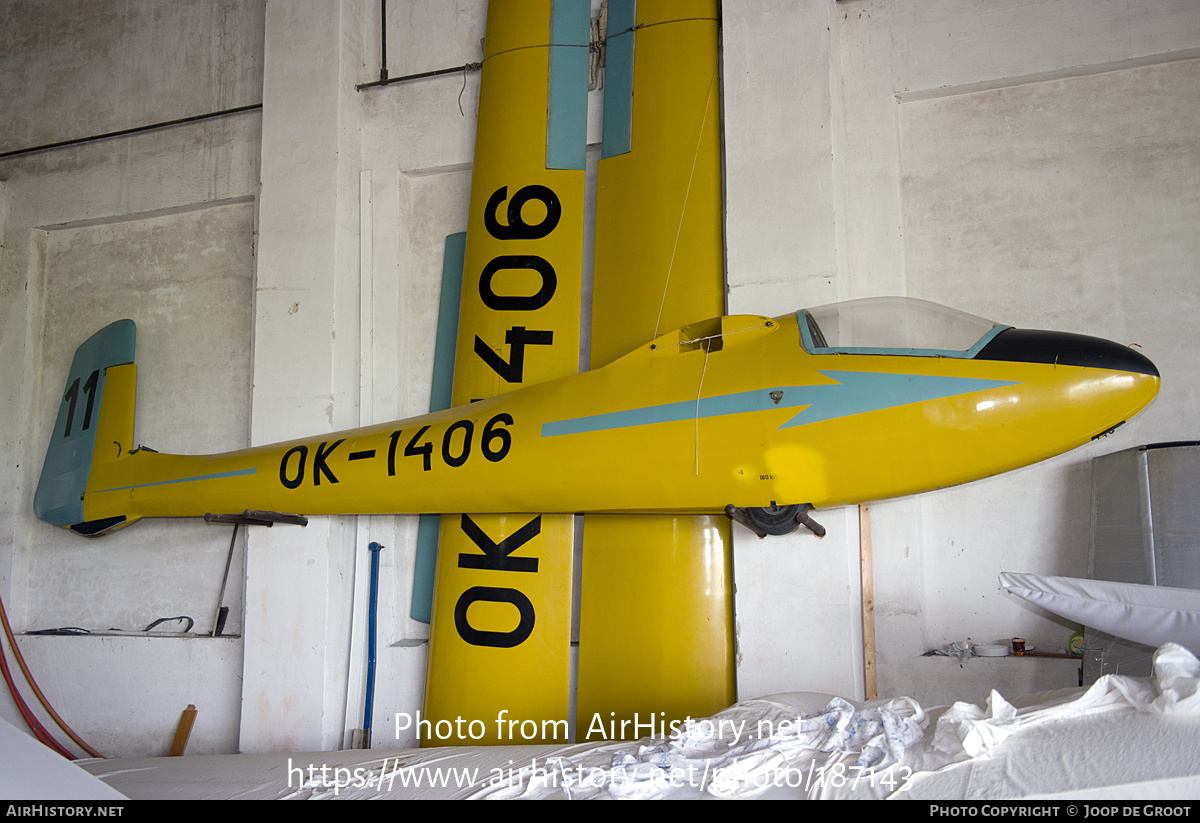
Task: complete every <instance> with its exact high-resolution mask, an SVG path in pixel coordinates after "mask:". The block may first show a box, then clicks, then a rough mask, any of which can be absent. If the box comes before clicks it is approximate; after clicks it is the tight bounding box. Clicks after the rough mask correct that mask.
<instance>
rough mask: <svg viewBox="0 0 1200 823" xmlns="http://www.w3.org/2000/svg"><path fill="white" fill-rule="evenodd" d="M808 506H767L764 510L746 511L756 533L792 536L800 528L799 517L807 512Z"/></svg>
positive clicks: (753, 509) (749, 509)
mask: <svg viewBox="0 0 1200 823" xmlns="http://www.w3.org/2000/svg"><path fill="white" fill-rule="evenodd" d="M807 510H808V508H807V507H806V506H802V505H800V504H794V505H791V506H775V505H771V506H765V507H763V508H748V509H745V512H746V517H748V518H749V519H750V522H751V523H752V524H753V526H754V529H755V531H757V532H761V533H762V534H791V533H792V532H794V531H795V530H796V529H797V528H798V527H799V526H800V521H799V520H798V519H797V516H798V515H800V514H801V513H802V512H805V511H807Z"/></svg>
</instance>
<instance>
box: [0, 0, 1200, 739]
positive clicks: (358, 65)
mask: <svg viewBox="0 0 1200 823" xmlns="http://www.w3.org/2000/svg"><path fill="white" fill-rule="evenodd" d="M484 13H485V3H484V2H482V0H461V2H458V3H445V2H433V0H394V2H392V3H389V4H388V15H389V18H388V43H389V71H390V74H391V75H392V76H397V75H402V74H406V73H410V72H417V71H424V70H428V69H431V68H441V67H443V66H449V65H459V64H461V63H464V62H468V61H474V60H478V59H479V54H480V48H479V39H480V38H481V37H482V34H483V21H484ZM0 15H3V17H2V19H0V32H3V34H2V35H0V37H3V38H4V42H3V48H0V65H2V66H3V71H0V95H2V96H3V99H4V100H5V106H6V111H7V112H8V113H9V116H7V117H6V118H5V120H4V122H3V123H0V153H2V152H6V151H12V150H15V149H20V148H25V147H29V146H33V145H41V144H44V143H48V142H55V141H59V140H65V139H70V138H74V137H80V136H85V135H89V134H99V133H106V132H110V131H115V130H119V129H125V128H129V127H131V126H136V125H139V124H143V123H148V122H160V121H164V120H170V119H174V118H178V117H184V116H189V115H193V114H197V113H204V112H215V111H223V110H226V109H231V108H238V107H241V106H246V105H251V104H255V103H259V102H261V103H262V104H263V109H262V110H261V111H259V110H250V111H243V112H240V113H236V114H231V115H227V116H224V117H218V118H213V119H208V120H204V121H200V122H197V123H191V124H185V125H179V126H174V127H171V128H166V129H160V130H156V131H153V132H146V133H142V134H137V135H131V136H126V137H119V138H111V139H107V140H102V141H97V142H90V143H87V144H83V145H80V146H75V147H68V148H59V149H53V150H47V151H41V152H36V153H31V154H24V155H20V156H15V157H8V158H0V231H2V235H0V382H2V384H3V385H4V386H5V387H6V390H5V392H4V393H3V395H2V396H0V419H2V421H3V426H2V427H0V456H2V457H3V460H2V461H0V466H2V467H3V468H2V469H0V594H2V595H3V596H4V600H5V604H6V605H7V607H8V610H9V615H10V618H11V619H12V621H13V623H14V628H15V629H16V630H17V631H18V632H21V631H28V630H34V629H43V628H51V627H56V626H72V625H73V626H82V627H84V628H87V629H89V630H92V631H93V632H96V633H97V634H104V636H89V637H36V636H24V637H22V638H21V640H20V644H21V647H22V649H23V650H24V651H25V653H26V654H27V656H28V658H29V660H30V664H31V666H32V667H33V669H34V671H35V673H36V674H37V675H38V677H39V681H40V683H41V685H42V687H43V689H44V690H45V691H46V692H47V694H48V696H49V697H50V699H51V700H52V701H53V702H54V703H55V705H56V707H57V708H58V709H59V710H60V712H62V713H63V714H64V716H66V717H67V719H68V720H69V721H70V722H71V723H72V724H73V725H74V726H75V727H76V729H77V730H78V731H79V732H80V733H81V734H82V735H83V736H84V737H85V738H88V739H89V740H90V741H91V742H92V743H93V745H95V746H97V747H99V748H100V749H102V750H104V751H106V752H108V753H111V754H117V755H140V754H161V753H163V752H164V751H165V750H166V747H167V746H168V745H169V742H170V739H171V735H172V734H173V731H174V727H175V723H176V722H177V719H178V716H179V712H180V711H181V710H182V709H183V708H184V707H185V706H186V705H187V704H188V703H194V704H196V705H197V707H198V708H199V710H200V714H199V717H198V721H197V724H196V727H195V731H194V733H193V737H192V742H191V744H190V746H189V752H191V753H208V752H226V751H234V750H237V749H239V748H240V749H241V750H243V751H255V750H271V749H301V750H302V749H310V750H311V749H332V748H338V747H341V746H343V745H346V743H347V742H348V738H349V731H348V730H350V729H352V728H355V727H356V726H357V725H359V721H358V718H359V717H360V716H361V710H362V694H361V682H362V676H363V670H364V665H365V663H364V654H363V643H362V638H363V634H364V632H365V599H366V598H365V584H366V572H365V568H366V560H367V558H366V551H365V546H366V543H367V542H368V541H369V540H377V541H378V542H381V543H383V544H384V545H386V546H387V547H388V549H387V550H385V552H384V554H383V555H382V563H383V576H382V584H381V592H382V594H381V597H380V603H381V620H380V624H381V626H382V627H383V628H382V629H381V634H380V654H379V667H380V668H379V672H378V680H377V695H378V698H377V702H376V705H375V714H376V717H377V718H378V719H382V720H381V721H380V722H386V721H387V719H390V718H391V717H392V714H393V713H394V712H408V713H414V712H415V711H416V710H417V709H419V708H420V701H421V694H422V689H423V681H424V661H425V647H424V640H425V638H426V637H427V628H426V627H424V626H423V625H422V624H419V623H415V622H413V621H411V620H410V619H409V618H408V617H407V615H408V601H409V597H410V593H409V585H410V578H409V575H410V569H411V567H412V552H413V548H412V547H413V544H414V542H415V531H416V530H415V520H414V519H413V518H404V517H394V518H393V517H387V518H384V517H373V518H357V519H355V518H325V519H319V520H318V519H314V522H313V523H312V524H311V525H310V526H309V527H308V528H306V529H304V530H298V529H288V528H286V527H276V528H274V529H271V530H259V531H255V532H252V533H251V534H250V535H249V537H248V538H239V541H238V545H237V551H236V552H235V564H234V568H233V570H232V572H231V578H230V579H231V584H230V586H229V588H228V590H227V594H226V596H225V601H224V602H225V604H226V605H230V606H231V607H232V609H231V611H232V614H233V617H232V618H231V621H230V624H229V630H230V631H232V632H235V633H236V635H237V636H235V637H228V638H219V639H204V638H194V639H181V638H165V637H163V638H144V637H121V636H113V635H112V634H111V633H107V634H105V632H106V630H108V629H109V628H113V627H115V628H120V629H140V628H142V627H143V626H144V625H145V624H148V623H149V622H151V621H152V620H154V619H157V618H158V617H166V616H174V615H176V614H189V615H191V616H193V617H194V618H195V619H196V621H197V624H198V625H200V624H203V623H205V622H206V621H211V615H212V612H213V610H214V609H215V605H216V603H215V599H216V590H217V587H218V586H219V580H220V574H221V571H222V570H223V563H224V557H225V551H226V549H227V548H228V543H229V530H228V529H227V528H225V527H221V528H216V527H211V526H205V525H203V524H198V523H182V522H181V523H175V522H170V523H141V524H138V525H137V526H135V527H133V528H131V529H128V530H126V531H124V532H121V533H119V534H117V535H114V536H110V537H108V538H104V539H102V540H98V541H85V540H82V539H81V538H78V537H76V536H75V535H70V534H60V533H58V532H56V531H54V530H53V529H50V528H49V527H47V526H45V525H44V524H42V523H40V522H38V521H36V520H35V519H34V518H33V517H32V505H31V501H32V495H33V489H34V487H35V486H36V482H37V477H38V472H39V469H40V464H41V460H42V455H43V454H44V450H45V443H46V440H47V437H48V435H49V432H48V427H49V424H50V421H51V420H52V409H53V407H54V406H56V404H57V398H58V394H57V393H58V392H59V391H60V389H61V385H62V382H63V379H64V376H65V373H66V369H67V367H68V365H69V360H70V353H71V351H72V350H73V348H74V347H75V346H76V345H77V344H78V342H80V341H81V340H82V339H83V338H85V337H86V336H87V335H89V334H90V333H91V332H92V331H94V330H96V329H98V328H99V327H101V326H102V325H105V324H106V323H107V322H110V321H111V320H115V319H118V318H120V317H133V318H134V319H135V320H136V321H137V322H138V327H139V342H138V359H139V366H140V382H141V386H140V392H139V400H138V434H137V437H138V439H139V440H140V441H141V442H143V443H145V444H147V445H150V446H154V447H157V448H162V449H165V450H173V449H178V450H185V451H186V450H193V451H206V450H210V449H211V450H220V449H227V448H233V447H236V446H239V445H244V444H246V443H265V442H270V441H275V440H281V439H286V438H288V437H293V436H299V435H302V434H311V433H313V432H316V431H334V430H336V429H339V428H344V427H348V426H353V425H357V424H359V423H360V422H361V423H369V422H374V421H380V420H386V419H393V418H398V417H404V416H407V415H410V414H414V413H418V412H421V411H423V410H424V409H425V408H426V407H427V403H428V391H429V388H428V383H429V375H430V371H431V364H432V341H433V331H434V328H435V325H436V319H437V318H436V305H437V300H436V298H437V293H438V289H439V282H440V271H441V254H442V239H443V237H444V236H445V234H447V233H450V232H454V231H460V230H462V229H463V228H465V221H466V203H467V195H468V190H469V186H470V171H469V168H470V163H471V158H472V151H473V140H474V114H473V113H474V109H475V105H476V100H477V94H478V75H477V74H468V75H467V76H466V77H465V78H463V77H460V76H458V75H455V76H448V77H442V78H435V79H430V80H425V81H418V82H416V83H411V84H403V85H397V86H392V87H388V88H385V89H377V90H373V91H369V92H358V91H355V89H354V85H355V84H356V83H361V82H365V81H368V80H371V79H374V78H375V77H376V76H377V73H378V31H379V23H380V21H379V7H378V4H375V3H368V2H359V1H358V0H346V2H322V3H312V4H286V3H285V4H276V3H270V4H267V3H263V2H250V1H249V0H247V1H246V2H235V1H234V0H229V2H221V3H212V2H208V0H186V1H185V2H180V3H175V4H171V5H170V6H162V5H161V4H156V3H150V2H133V3H124V4H96V3H92V2H86V3H85V2H68V3H56V4H52V5H49V6H47V5H46V4H41V3H33V2H17V3H9V4H5V7H4V10H3V12H0ZM181 32H186V33H187V36H182V35H181V34H180V33H181ZM722 38H723V49H724V52H723V72H722V73H723V77H722V81H723V115H724V124H725V144H726V153H725V154H726V156H725V175H726V187H727V188H726V191H727V213H726V226H727V238H728V240H727V266H728V280H729V298H728V300H729V309H730V311H731V312H755V313H764V314H769V315H774V314H779V313H781V312H783V311H788V310H792V309H794V308H798V307H801V306H803V305H813V304H820V303H826V302H832V301H834V300H838V299H846V298H851V297H861V296H870V295H877V294H910V295H913V296H917V297H925V298H929V299H934V300H938V301H941V302H945V303H947V304H949V305H954V306H956V307H958V308H961V309H965V310H967V311H971V312H974V313H977V314H981V315H983V316H986V317H991V318H994V319H996V320H999V321H1002V322H1006V323H1010V324H1013V325H1021V326H1032V327H1047V328H1063V329H1066V330H1071V331H1079V332H1084V333H1090V334H1098V335H1102V336H1106V337H1111V338H1113V339H1116V340H1120V341H1122V342H1129V343H1137V344H1139V345H1141V346H1142V350H1143V351H1144V352H1145V353H1146V354H1147V355H1148V356H1150V357H1151V358H1152V359H1153V360H1154V361H1155V362H1156V363H1157V364H1158V366H1159V368H1160V370H1161V372H1162V374H1163V389H1162V392H1161V394H1160V396H1159V398H1158V400H1156V402H1155V403H1154V405H1153V406H1152V407H1151V408H1150V409H1149V410H1148V411H1147V412H1146V413H1144V414H1143V415H1142V416H1140V417H1139V418H1138V419H1137V420H1135V421H1134V422H1132V423H1131V424H1129V425H1127V426H1125V427H1123V428H1121V429H1119V430H1118V431H1117V432H1116V433H1115V434H1114V435H1113V436H1112V437H1110V438H1108V439H1107V440H1103V441H1100V442H1097V443H1093V444H1091V445H1089V446H1088V447H1085V448H1083V449H1080V450H1077V451H1075V452H1073V453H1071V454H1068V455H1064V456H1062V457H1060V458H1056V459H1054V460H1051V461H1048V462H1046V463H1043V464H1040V465H1038V466H1035V467H1030V468H1027V469H1024V470H1021V471H1018V472H1014V473H1011V474H1008V475H1004V476H1001V477H997V478H992V479H989V480H985V481H980V482H977V483H974V484H970V485H968V486H964V487H959V488H955V489H949V490H945V491H942V492H936V493H931V494H926V495H921V496H919V497H915V498H906V499H903V500H897V501H889V502H884V503H879V504H875V505H874V506H872V510H871V511H872V518H873V531H874V538H875V545H874V561H875V592H874V594H875V608H876V614H877V621H876V635H877V643H878V649H879V657H878V679H879V688H880V692H881V693H882V694H887V695H893V694H900V693H904V694H911V695H913V696H915V697H917V698H919V699H921V700H923V701H927V702H930V703H937V702H941V701H945V700H947V699H952V698H955V699H958V698H968V699H976V698H980V697H983V696H984V695H985V694H986V690H987V689H989V688H991V687H993V686H995V687H998V688H1000V689H1001V690H1002V691H1005V692H1019V691H1032V690H1036V689H1043V688H1054V687H1059V686H1064V685H1070V684H1071V682H1073V680H1072V679H1073V676H1074V669H1073V664H1071V663H1070V662H1062V663H1060V662H1055V661H1015V660H1000V661H985V660H976V661H971V662H970V663H968V664H967V665H966V666H965V667H962V668H959V666H958V665H957V664H956V663H953V662H950V661H947V660H945V659H924V658H921V657H920V656H919V655H920V653H921V652H923V651H924V650H925V649H926V648H930V647H937V646H943V645H945V644H946V643H949V642H950V641H952V640H960V639H965V638H966V637H968V636H969V637H971V638H973V639H974V640H976V641H981V640H996V639H999V638H1004V637H1011V636H1013V635H1021V636H1025V637H1027V638H1028V639H1029V640H1030V641H1031V642H1033V643H1036V644H1038V645H1041V646H1043V647H1049V648H1057V647H1060V646H1062V645H1065V642H1066V638H1067V637H1068V636H1069V634H1070V633H1071V631H1072V630H1073V627H1071V626H1067V625H1065V624H1064V623H1063V621H1059V620H1057V619H1055V618H1051V617H1048V616H1046V615H1045V614H1044V613H1037V612H1034V611H1033V610H1032V609H1031V608H1029V607H1027V606H1023V605H1020V604H1019V603H1017V602H1014V599H1013V598H1011V597H1009V596H1008V595H1006V594H1004V593H1002V592H1001V591H1000V590H999V589H998V586H997V583H996V572H997V571H999V570H1000V569H1006V570H1012V571H1027V572H1040V573H1050V574H1070V575H1083V574H1085V573H1086V548H1087V543H1088V528H1089V520H1088V517H1089V514H1088V512H1089V509H1088V506H1089V500H1088V489H1089V487H1090V481H1089V478H1090V467H1089V461H1090V458H1091V457H1094V456H1096V455H1099V454H1105V453H1108V452H1110V451H1116V450H1119V449H1123V448H1127V447H1130V446H1133V445H1136V444H1139V443H1144V442H1155V441H1163V440H1172V439H1192V438H1195V437H1196V423H1197V419H1196V413H1195V409H1196V408H1197V397H1196V396H1195V395H1196V393H1197V386H1198V385H1200V381H1198V380H1197V374H1196V369H1197V366H1196V362H1197V359H1196V358H1195V357H1193V356H1192V355H1191V353H1192V352H1193V351H1194V347H1195V338H1196V320H1195V317H1196V316H1197V308H1198V306H1197V302H1198V301H1200V276H1198V275H1200V272H1197V270H1196V266H1197V264H1196V262H1195V261H1196V260H1200V248H1198V246H1200V239H1198V235H1197V233H1196V232H1195V230H1194V227H1195V226H1196V225H1198V224H1200V219H1198V218H1200V149H1198V146H1197V143H1196V141H1195V134H1196V133H1197V128H1196V127H1197V125H1198V124H1197V119H1198V118H1200V115H1198V114H1197V112H1200V106H1198V105H1197V103H1198V102H1200V101H1198V100H1197V99H1196V98H1197V94H1198V90H1200V76H1198V73H1200V60H1198V59H1197V56H1198V54H1200V52H1197V49H1198V48H1200V12H1198V11H1197V10H1196V7H1195V5H1194V4H1192V3H1189V2H1186V1H1185V0H1157V1H1156V2H1154V3H1150V4H1135V3H1131V2H1129V3H1125V2H1113V3H1106V4H1101V5H1097V4H1095V3H1091V2H1087V0H1057V1H1056V2H1049V0H1046V1H1045V2H1027V0H1022V1H1021V2H1017V0H1011V2H1010V1H1009V0H1001V2H996V3H990V4H988V7H987V10H986V11H983V12H981V11H980V10H979V9H978V7H977V6H976V4H973V3H967V2H959V1H958V0H947V2H944V3H937V4H929V3H924V2H918V0H904V2H896V1H895V0H891V2H884V0H849V1H848V2H832V0H813V2H806V3H792V2H754V3H751V2H746V0H726V2H724V3H723V32H722ZM72 77H76V78H77V80H76V82H74V83H71V82H69V80H70V79H71V78H72ZM460 103H461V113H460ZM818 519H819V520H821V522H823V523H824V524H825V525H826V527H827V528H828V529H829V532H830V534H829V537H827V538H826V539H825V540H823V541H820V542H817V541H815V540H813V539H812V538H811V537H809V536H807V535H794V536H791V537H788V538H783V539H773V540H768V541H762V542H760V541H758V540H756V539H754V538H753V537H750V536H749V535H747V534H746V533H739V534H738V535H737V537H736V583H737V606H736V608H737V621H738V654H739V669H738V684H739V692H740V694H741V696H742V697H754V696H757V695H761V694H768V693H772V692H778V691H787V690H811V691H826V692H831V693H839V694H846V695H850V696H861V695H862V690H863V687H864V676H863V663H862V658H861V647H862V624H861V620H860V610H861V603H860V598H859V571H858V569H859V556H858V512H857V511H856V510H854V509H844V510H835V511H828V512H822V513H821V516H819V517H818ZM243 558H244V560H243ZM348 684H350V685H348ZM0 706H3V709H0V711H3V712H4V716H5V717H6V718H7V719H10V720H14V721H18V722H19V719H18V718H17V715H16V710H15V708H14V707H13V705H12V703H11V701H10V700H9V699H8V697H7V696H3V697H0ZM391 732H392V729H391V728H390V727H389V728H381V729H380V730H379V731H377V734H376V741H375V744H376V745H377V746H379V745H407V744H410V743H411V742H412V738H411V735H404V734H402V735H401V736H400V737H399V738H396V737H395V736H394V735H393V734H392V733H391Z"/></svg>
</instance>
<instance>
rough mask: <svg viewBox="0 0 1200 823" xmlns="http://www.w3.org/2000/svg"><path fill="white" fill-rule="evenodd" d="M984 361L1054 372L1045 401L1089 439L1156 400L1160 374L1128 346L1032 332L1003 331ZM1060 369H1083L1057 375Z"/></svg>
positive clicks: (985, 350)
mask: <svg viewBox="0 0 1200 823" xmlns="http://www.w3.org/2000/svg"><path fill="white" fill-rule="evenodd" d="M977 357H978V358H979V359H982V360H998V361H1007V362H1011V363H1031V364H1047V365H1051V366H1055V367H1056V368H1055V369H1054V371H1053V374H1054V375H1056V376H1055V377H1053V378H1051V379H1050V382H1049V383H1047V384H1046V385H1047V386H1050V387H1052V388H1051V390H1050V391H1051V396H1053V397H1054V399H1053V400H1050V399H1049V397H1047V400H1048V401H1049V402H1051V403H1052V405H1053V406H1054V407H1055V408H1058V409H1061V410H1063V411H1067V410H1069V413H1068V416H1069V417H1070V418H1071V419H1072V420H1073V421H1074V423H1073V425H1078V426H1079V427H1080V429H1082V430H1085V431H1088V430H1090V431H1091V432H1092V434H1091V435H1089V436H1091V437H1093V439H1094V438H1095V437H1098V436H1103V435H1104V434H1106V433H1108V432H1109V431H1112V429H1114V428H1116V427H1117V426H1119V425H1121V424H1122V423H1124V422H1125V421H1126V420H1128V419H1129V418H1131V417H1133V416H1134V415H1135V414H1137V413H1138V412H1140V411H1141V410H1142V409H1144V408H1146V406H1148V405H1149V404H1150V401H1151V400H1153V399H1154V397H1155V395H1157V394H1158V385H1159V377H1158V369H1157V368H1156V367H1155V365H1154V364H1153V363H1152V362H1150V358H1148V357H1146V356H1145V355H1143V354H1142V353H1141V352H1138V351H1135V350H1134V349H1131V348H1129V347H1128V346H1122V345H1121V344H1120V343H1114V342H1113V341H1111V340H1104V339H1102V338H1099V337H1086V336H1084V335H1082V334H1068V333H1065V332H1056V331H1039V330H1035V329H1007V330H1005V331H1003V332H1001V333H1000V334H998V335H996V337H995V338H994V339H993V340H992V341H991V342H990V343H989V344H988V345H986V346H984V348H983V349H982V350H981V351H980V352H979V354H978V355H977ZM1058 366H1076V367H1081V368H1074V369H1071V368H1068V369H1059V368H1057V367H1058Z"/></svg>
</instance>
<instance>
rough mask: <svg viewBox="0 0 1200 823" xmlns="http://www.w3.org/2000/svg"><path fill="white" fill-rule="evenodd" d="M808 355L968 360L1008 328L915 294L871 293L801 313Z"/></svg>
mask: <svg viewBox="0 0 1200 823" xmlns="http://www.w3.org/2000/svg"><path fill="white" fill-rule="evenodd" d="M796 319H797V320H798V321H799V324H800V337H801V340H802V341H803V345H804V348H805V350H806V351H807V352H808V353H809V354H891V355H908V356H912V357H960V358H964V359H969V358H972V357H974V356H975V355H976V354H978V353H979V351H980V350H981V349H983V347H984V346H986V345H987V344H988V343H990V342H991V341H992V339H993V338H994V337H995V336H996V335H998V334H999V333H1000V332H1002V331H1004V330H1005V329H1008V328H1010V327H1009V326H1005V325H1002V324H999V323H995V322H993V321H991V320H985V319H984V318H982V317H976V316H975V315H973V314H967V313H966V312H962V311H958V310H957V309H951V308H948V307H946V306H942V305H939V304H937V303H931V302H929V301H928V300H918V299H917V298H914V297H867V298H863V299H860V300H847V301H845V302H842V303H830V304H828V305H825V306H818V307H816V308H812V309H801V310H800V311H798V312H797V313H796Z"/></svg>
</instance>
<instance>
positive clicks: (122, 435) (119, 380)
mask: <svg viewBox="0 0 1200 823" xmlns="http://www.w3.org/2000/svg"><path fill="white" fill-rule="evenodd" d="M136 338H137V327H136V326H135V325H134V322H133V321H132V320H118V321H117V322H115V323H112V324H110V325H108V326H105V327H104V328H103V329H101V330H100V331H98V332H96V333H95V334H94V335H92V336H91V337H90V338H88V339H87V340H86V341H84V343H83V344H82V345H80V346H79V348H78V349H76V350H75V358H74V359H73V360H72V361H71V371H70V374H69V375H68V376H67V387H66V390H65V391H64V392H63V396H62V402H61V403H60V405H59V408H58V419H57V421H56V422H55V424H54V432H53V433H52V434H51V436H50V444H49V446H48V447H47V449H46V460H45V462H44V463H43V464H42V475H41V479H40V480H39V481H38V487H37V491H36V492H34V496H33V510H34V514H36V515H37V517H38V518H39V519H41V520H44V521H46V522H47V523H50V524H52V525H55V526H61V527H62V528H69V529H72V530H74V531H76V532H78V533H80V534H84V535H87V536H89V537H98V536H100V535H102V534H106V533H108V532H110V531H112V530H113V529H117V528H120V527H121V526H124V525H127V522H126V518H125V517H124V516H117V517H106V518H102V519H99V520H93V521H88V520H87V519H86V516H85V513H84V506H83V498H84V494H85V492H86V491H87V484H88V478H89V477H90V476H91V473H92V468H93V466H94V465H95V464H97V463H104V462H109V461H112V460H116V459H117V458H119V457H121V456H123V455H125V454H127V453H128V451H129V448H130V447H131V445H132V440H133V411H134V400H135V397H136V392H137V389H136V386H137V366H135V365H134V362H133V352H134V343H135V341H136Z"/></svg>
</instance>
